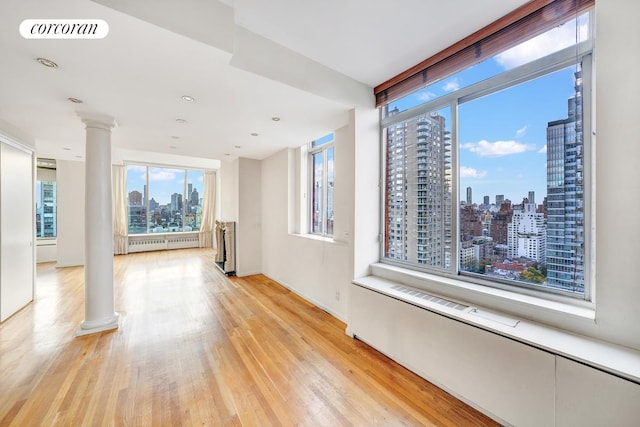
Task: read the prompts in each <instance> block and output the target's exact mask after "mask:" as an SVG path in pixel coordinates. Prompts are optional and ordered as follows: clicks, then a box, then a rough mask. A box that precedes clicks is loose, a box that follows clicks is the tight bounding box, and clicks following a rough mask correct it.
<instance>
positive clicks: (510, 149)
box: [461, 140, 535, 157]
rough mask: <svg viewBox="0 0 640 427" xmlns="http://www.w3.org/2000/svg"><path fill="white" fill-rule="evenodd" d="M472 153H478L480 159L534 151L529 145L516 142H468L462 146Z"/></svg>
mask: <svg viewBox="0 0 640 427" xmlns="http://www.w3.org/2000/svg"><path fill="white" fill-rule="evenodd" d="M461 147H462V148H465V149H467V150H469V151H471V152H472V153H476V154H477V155H478V156H480V157H502V156H509V155H511V154H518V153H523V152H525V151H529V150H532V149H534V148H535V147H532V146H531V145H528V144H522V143H520V142H516V141H496V142H489V141H485V140H482V141H479V142H467V143H465V144H462V145H461Z"/></svg>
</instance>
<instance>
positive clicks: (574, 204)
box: [382, 12, 593, 299]
mask: <svg viewBox="0 0 640 427" xmlns="http://www.w3.org/2000/svg"><path fill="white" fill-rule="evenodd" d="M590 21H591V19H590V13H589V12H586V13H582V14H580V15H574V16H573V17H572V19H569V20H567V21H566V22H564V23H561V25H559V26H557V27H555V28H553V29H551V30H548V31H545V32H543V33H542V34H537V35H536V36H535V37H532V38H530V39H528V40H524V41H520V43H519V44H517V45H516V46H512V47H510V48H509V49H506V50H503V51H502V52H499V53H497V54H496V55H495V56H492V57H491V58H488V59H486V60H484V61H483V62H481V63H480V64H476V65H472V66H469V67H467V68H464V69H462V70H458V72H457V73H454V74H452V75H449V76H447V77H446V78H444V79H442V80H440V81H439V82H436V83H433V84H431V85H430V86H427V87H426V88H423V89H420V90H419V91H417V92H415V93H412V94H410V95H408V96H405V97H403V98H401V99H398V100H396V101H394V102H392V103H389V104H387V105H385V106H384V107H383V111H382V116H383V118H382V138H383V145H384V154H383V155H384V159H385V186H384V201H385V202H384V203H385V204H384V211H385V215H384V224H383V227H384V244H383V254H382V257H383V260H384V261H385V262H389V263H394V264H399V265H404V266H407V267H409V268H414V269H420V270H425V271H429V272H436V273H438V274H442V275H450V276H458V277H462V278H464V279H466V280H470V281H475V282H478V283H482V284H489V285H492V286H497V287H505V288H509V289H514V287H515V288H519V289H524V288H527V289H534V290H542V291H545V292H553V293H560V294H563V295H570V296H577V297H580V298H585V299H589V298H590V293H589V286H588V277H589V274H588V271H587V270H588V268H587V267H588V262H586V260H587V256H588V254H589V247H590V245H589V242H590V241H589V235H588V232H587V230H588V227H586V226H585V223H587V224H588V222H589V217H588V211H589V209H588V199H589V192H590V190H591V189H590V188H589V185H588V183H589V176H588V168H586V167H585V165H587V164H589V153H590V149H589V147H590V144H589V135H590V133H591V132H590V129H589V126H590V120H589V118H590V114H591V108H590V98H591V81H592V76H591V69H592V46H593V36H592V32H591V31H590V24H591V22H590Z"/></svg>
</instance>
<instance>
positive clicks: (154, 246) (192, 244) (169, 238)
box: [129, 234, 200, 253]
mask: <svg viewBox="0 0 640 427" xmlns="http://www.w3.org/2000/svg"><path fill="white" fill-rule="evenodd" d="M199 246H200V241H199V240H198V235H197V234H189V235H185V234H183V235H161V236H138V237H131V236H130V237H129V253H135V252H150V251H164V250H167V249H187V248H197V247H199Z"/></svg>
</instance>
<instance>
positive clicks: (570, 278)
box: [547, 70, 585, 292]
mask: <svg viewBox="0 0 640 427" xmlns="http://www.w3.org/2000/svg"><path fill="white" fill-rule="evenodd" d="M567 116H568V117H567V118H566V119H564V120H557V121H553V122H549V123H548V125H547V218H548V221H547V227H548V245H547V284H548V286H552V287H558V288H562V289H566V290H571V291H575V292H584V244H585V239H584V147H583V136H582V71H581V70H578V71H577V72H576V73H575V95H574V96H572V97H571V98H569V101H568V114H567Z"/></svg>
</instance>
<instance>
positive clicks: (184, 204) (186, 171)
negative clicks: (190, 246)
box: [123, 161, 206, 236]
mask: <svg viewBox="0 0 640 427" xmlns="http://www.w3.org/2000/svg"><path fill="white" fill-rule="evenodd" d="M123 163H124V167H125V170H126V172H127V174H128V171H129V169H128V168H129V166H142V167H145V168H146V173H145V175H146V177H145V183H146V186H147V194H146V199H145V200H144V201H143V206H145V208H146V209H148V208H149V200H150V198H149V195H150V191H149V189H150V186H149V169H150V168H164V169H173V170H180V171H183V172H184V183H183V186H182V187H183V190H182V191H183V193H182V198H183V200H182V227H181V228H182V230H179V231H169V230H167V231H162V232H150V228H149V212H148V211H145V222H146V228H147V231H146V233H134V234H131V232H130V231H129V226H130V216H129V214H130V209H129V208H130V206H129V191H128V188H126V180H125V204H126V208H127V233H128V235H129V236H155V235H160V234H165V233H166V234H168V233H170V234H177V233H183V234H185V233H199V232H200V229H199V228H198V229H197V230H191V231H184V227H185V218H186V209H187V204H188V203H187V199H188V196H187V188H188V177H189V171H199V172H202V173H203V175H204V173H205V172H206V170H205V169H200V168H187V167H185V166H176V165H167V164H158V163H142V162H126V161H125V162H123ZM203 190H204V188H203ZM136 191H137V190H136ZM202 193H203V194H204V191H203V192H202ZM143 197H144V194H143ZM152 198H153V197H152ZM200 226H202V221H201V222H200Z"/></svg>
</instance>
